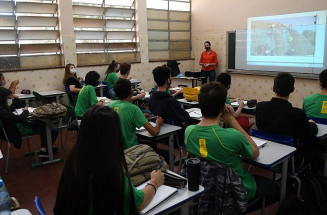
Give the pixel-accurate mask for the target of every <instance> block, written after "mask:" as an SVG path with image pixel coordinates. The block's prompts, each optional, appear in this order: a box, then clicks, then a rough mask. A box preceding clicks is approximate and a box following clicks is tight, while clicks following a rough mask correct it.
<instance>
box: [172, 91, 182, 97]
mask: <svg viewBox="0 0 327 215" xmlns="http://www.w3.org/2000/svg"><path fill="white" fill-rule="evenodd" d="M181 93H183V89H180V90H177V92H176V93H174V94H172V96H173V97H176V96H177V95H178V94H181Z"/></svg>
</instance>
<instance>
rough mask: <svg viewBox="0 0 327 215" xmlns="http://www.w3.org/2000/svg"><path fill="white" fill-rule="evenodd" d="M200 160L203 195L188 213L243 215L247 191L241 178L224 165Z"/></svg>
mask: <svg viewBox="0 0 327 215" xmlns="http://www.w3.org/2000/svg"><path fill="white" fill-rule="evenodd" d="M200 160H201V167H200V184H201V185H202V186H203V187H204V193H203V195H201V196H200V197H199V199H198V204H196V205H195V208H191V209H192V210H190V212H191V211H193V212H194V214H243V213H244V211H245V210H246V207H247V191H246V189H245V187H244V185H243V183H242V180H241V178H240V177H239V176H238V175H237V174H236V173H235V171H234V170H233V169H232V168H231V167H230V166H228V165H226V164H223V163H219V162H215V161H208V160H205V159H203V158H200ZM193 212H192V213H193Z"/></svg>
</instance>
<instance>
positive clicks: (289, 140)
mask: <svg viewBox="0 0 327 215" xmlns="http://www.w3.org/2000/svg"><path fill="white" fill-rule="evenodd" d="M251 135H252V136H254V137H258V138H261V139H265V140H270V141H273V142H277V143H281V144H284V145H288V146H294V138H293V137H291V136H289V135H281V134H273V133H270V132H267V131H262V130H257V129H253V130H252V131H251Z"/></svg>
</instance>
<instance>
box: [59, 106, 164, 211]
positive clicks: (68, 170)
mask: <svg viewBox="0 0 327 215" xmlns="http://www.w3.org/2000/svg"><path fill="white" fill-rule="evenodd" d="M103 135H109V136H110V139H107V140H104V138H103ZM123 148H124V144H123V138H122V132H121V128H120V119H119V116H118V114H117V113H116V112H115V111H113V110H112V109H111V108H109V107H107V106H94V107H92V108H90V109H89V110H88V111H87V112H86V113H85V114H84V116H83V119H82V123H81V126H80V132H79V135H78V138H77V143H76V144H75V146H74V148H73V149H72V151H71V153H70V155H69V156H68V158H67V160H66V164H65V167H64V169H63V172H62V175H61V179H60V182H59V187H58V193H57V200H56V204H55V207H54V214H55V215H58V214H80V215H83V214H89V215H90V214H136V210H142V209H143V208H144V207H145V206H146V205H147V204H148V203H149V202H150V201H151V200H152V198H153V196H154V194H155V191H156V189H157V188H158V187H160V186H161V185H162V184H163V183H164V176H163V173H162V172H161V171H160V170H158V171H153V172H152V173H151V180H150V182H149V186H146V187H145V188H144V189H143V190H137V189H136V188H135V187H134V186H133V185H132V184H131V182H130V179H129V176H128V171H127V165H126V161H125V157H124V151H123Z"/></svg>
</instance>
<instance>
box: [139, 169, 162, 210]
mask: <svg viewBox="0 0 327 215" xmlns="http://www.w3.org/2000/svg"><path fill="white" fill-rule="evenodd" d="M164 182H165V176H164V174H163V173H162V172H161V170H158V171H157V170H153V171H152V172H151V180H150V182H149V184H152V185H147V186H145V187H144V188H143V189H142V191H143V192H144V199H143V202H142V204H141V205H140V207H138V209H137V210H138V211H141V210H143V209H144V208H145V207H146V206H147V205H148V204H149V203H150V202H151V200H152V199H153V197H154V195H155V192H156V191H157V190H158V188H159V187H160V186H161V185H163V183H164ZM153 186H154V187H153Z"/></svg>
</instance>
